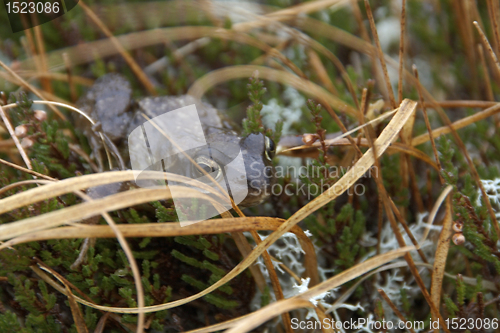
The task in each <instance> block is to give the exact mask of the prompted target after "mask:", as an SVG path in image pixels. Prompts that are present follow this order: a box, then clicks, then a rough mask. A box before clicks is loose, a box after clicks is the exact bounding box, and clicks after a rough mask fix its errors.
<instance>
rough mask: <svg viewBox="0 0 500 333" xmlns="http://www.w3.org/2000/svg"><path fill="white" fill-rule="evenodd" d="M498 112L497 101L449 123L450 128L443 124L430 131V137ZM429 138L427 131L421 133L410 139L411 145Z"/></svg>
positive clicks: (499, 104) (499, 105) (416, 144)
mask: <svg viewBox="0 0 500 333" xmlns="http://www.w3.org/2000/svg"><path fill="white" fill-rule="evenodd" d="M498 112H500V103H497V104H495V105H493V106H491V107H489V108H487V109H486V110H483V111H481V112H477V113H474V114H473V115H471V116H468V117H465V118H462V119H460V120H457V121H455V122H454V123H452V124H451V128H450V126H443V127H439V128H436V129H434V130H433V131H432V137H433V138H437V137H439V136H441V135H443V134H448V133H451V132H452V129H453V130H458V129H461V128H463V127H465V126H468V125H470V124H473V123H475V122H477V121H480V120H483V119H486V118H488V117H491V116H492V115H494V114H496V113H498ZM429 140H430V135H429V133H424V134H422V135H419V136H416V137H414V138H413V140H412V141H411V145H412V146H418V145H421V144H422V143H425V142H427V141H429Z"/></svg>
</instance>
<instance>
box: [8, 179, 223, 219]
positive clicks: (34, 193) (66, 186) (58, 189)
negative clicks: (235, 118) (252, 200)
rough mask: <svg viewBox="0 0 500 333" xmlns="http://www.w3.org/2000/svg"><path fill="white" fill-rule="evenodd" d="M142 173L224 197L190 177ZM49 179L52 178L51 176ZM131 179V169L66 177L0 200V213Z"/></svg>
mask: <svg viewBox="0 0 500 333" xmlns="http://www.w3.org/2000/svg"><path fill="white" fill-rule="evenodd" d="M142 175H144V177H145V178H144V179H165V177H168V179H172V180H173V181H178V182H183V183H185V184H188V185H191V186H197V187H199V188H201V189H203V190H207V191H210V192H211V193H212V194H215V195H219V197H220V198H221V199H222V198H224V197H222V196H220V193H218V192H216V191H214V189H213V188H211V187H210V186H207V185H206V184H203V183H200V182H198V181H196V180H193V179H191V178H187V177H183V176H179V175H175V174H169V173H163V172H155V171H147V172H144V173H143V174H141V176H142ZM51 180H53V179H52V178H51ZM133 180H134V173H133V171H131V170H125V171H110V172H102V173H98V174H91V175H85V176H80V177H74V178H67V179H64V180H61V181H59V182H55V183H52V184H49V185H45V186H44V187H42V188H34V189H31V190H28V191H24V192H21V193H18V194H15V195H12V196H9V197H7V198H4V199H2V200H0V214H3V213H5V212H8V211H10V210H13V209H16V208H19V207H23V206H26V205H29V204H32V203H35V202H39V201H42V200H46V199H50V198H53V197H56V196H59V195H62V194H66V193H70V192H73V191H76V190H80V189H84V188H89V187H94V186H99V185H105V184H111V183H117V182H125V181H133Z"/></svg>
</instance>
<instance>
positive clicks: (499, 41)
mask: <svg viewBox="0 0 500 333" xmlns="http://www.w3.org/2000/svg"><path fill="white" fill-rule="evenodd" d="M486 3H487V5H488V15H489V17H490V22H491V30H493V36H494V38H493V41H494V45H495V51H496V53H497V54H500V34H499V32H498V20H497V16H496V15H495V13H496V11H495V10H496V8H495V7H496V5H495V3H494V2H493V0H487V1H486Z"/></svg>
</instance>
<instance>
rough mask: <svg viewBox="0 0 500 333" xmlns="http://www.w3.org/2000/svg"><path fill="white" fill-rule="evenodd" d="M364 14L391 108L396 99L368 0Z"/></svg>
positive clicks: (394, 105)
mask: <svg viewBox="0 0 500 333" xmlns="http://www.w3.org/2000/svg"><path fill="white" fill-rule="evenodd" d="M365 7H366V14H367V15H368V20H369V21H370V28H371V30H372V35H373V40H374V41H375V45H376V50H377V55H378V58H379V60H380V64H381V65H382V71H383V72H384V79H385V84H386V87H387V93H388V94H389V101H390V102H391V106H392V108H393V109H395V108H396V100H395V99H394V92H393V91H392V85H391V80H390V79H389V73H388V72H387V65H386V64H385V58H384V52H383V51H382V46H380V40H379V38H378V33H377V27H376V26H375V19H374V18H373V13H372V9H371V7H370V3H369V2H368V0H365Z"/></svg>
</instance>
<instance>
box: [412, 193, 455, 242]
mask: <svg viewBox="0 0 500 333" xmlns="http://www.w3.org/2000/svg"><path fill="white" fill-rule="evenodd" d="M451 191H453V186H451V185H448V186H446V188H445V189H444V190H443V192H441V194H440V195H439V197H438V199H437V200H436V202H435V203H434V206H433V207H432V210H431V212H430V213H429V217H428V219H427V223H428V224H429V225H432V224H433V223H434V220H435V218H436V215H437V212H438V210H439V207H441V205H442V204H443V202H444V200H445V199H446V197H447V196H448V194H450V193H451ZM429 232H430V228H427V229H425V232H424V234H423V236H422V239H421V240H420V244H423V243H424V242H425V240H426V239H427V236H428V235H429Z"/></svg>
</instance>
